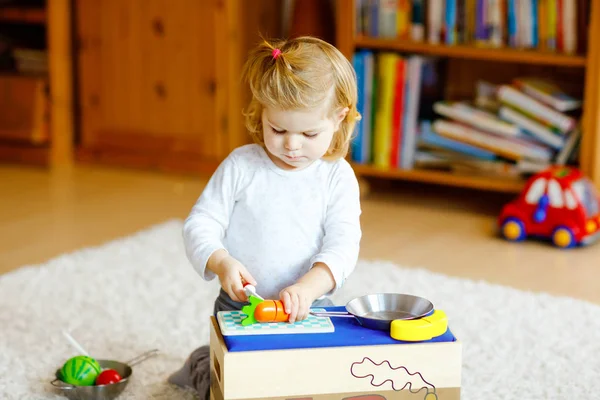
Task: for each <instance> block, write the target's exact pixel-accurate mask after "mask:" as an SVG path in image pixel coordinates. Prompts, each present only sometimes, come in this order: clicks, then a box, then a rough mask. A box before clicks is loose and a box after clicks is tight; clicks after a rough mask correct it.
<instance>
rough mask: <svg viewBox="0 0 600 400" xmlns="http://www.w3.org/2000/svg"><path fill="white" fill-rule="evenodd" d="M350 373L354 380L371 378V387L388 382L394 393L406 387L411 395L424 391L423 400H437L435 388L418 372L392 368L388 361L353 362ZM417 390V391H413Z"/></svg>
mask: <svg viewBox="0 0 600 400" xmlns="http://www.w3.org/2000/svg"><path fill="white" fill-rule="evenodd" d="M350 373H351V374H352V376H353V377H355V378H367V377H371V385H372V386H375V387H379V386H382V385H383V384H385V383H386V382H390V383H391V385H392V389H393V390H394V391H400V390H404V389H405V388H407V387H408V390H409V391H410V392H411V393H418V392H420V391H421V390H423V389H425V390H427V392H426V393H425V400H437V395H436V393H435V386H434V385H433V384H431V383H429V382H427V381H426V380H425V378H423V375H422V374H421V373H420V372H414V373H410V372H409V371H408V369H407V368H406V367H404V366H400V367H392V365H391V364H390V362H389V361H387V360H384V361H382V362H380V363H379V364H378V363H376V362H374V361H373V360H371V359H370V358H369V357H365V358H363V359H362V361H360V362H353V363H352V365H351V366H350ZM413 387H414V388H418V389H417V390H413Z"/></svg>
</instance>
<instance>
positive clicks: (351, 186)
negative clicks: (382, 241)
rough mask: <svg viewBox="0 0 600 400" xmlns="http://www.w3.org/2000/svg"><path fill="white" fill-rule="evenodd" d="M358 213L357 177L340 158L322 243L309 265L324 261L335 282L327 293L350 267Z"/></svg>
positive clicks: (357, 244)
mask: <svg viewBox="0 0 600 400" xmlns="http://www.w3.org/2000/svg"><path fill="white" fill-rule="evenodd" d="M360 214H361V208H360V192H359V187H358V181H357V179H356V176H355V174H354V171H353V170H352V167H351V166H350V164H348V163H347V162H345V161H342V163H341V165H340V168H338V169H337V171H336V173H335V174H333V177H332V181H331V185H330V196H329V202H328V205H327V215H326V217H325V237H324V239H323V245H322V247H321V251H320V252H319V253H318V254H317V255H315V256H314V257H313V258H312V260H311V265H314V264H315V263H317V262H322V263H324V264H326V265H327V266H328V267H329V269H330V270H331V273H332V274H333V278H334V279H335V285H336V286H335V288H334V289H333V290H332V291H331V292H330V293H327V295H331V294H333V293H334V292H335V291H336V290H338V289H339V288H341V287H342V285H343V284H344V282H345V281H346V279H347V278H348V276H350V274H351V273H352V271H354V267H355V266H356V262H357V261H358V253H359V249H360V239H361V236H362V231H361V227H360Z"/></svg>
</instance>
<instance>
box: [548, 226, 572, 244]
mask: <svg viewBox="0 0 600 400" xmlns="http://www.w3.org/2000/svg"><path fill="white" fill-rule="evenodd" d="M552 243H554V245H555V246H556V247H560V248H562V249H568V248H569V247H573V246H575V245H576V244H577V243H576V242H575V235H574V234H573V231H572V230H571V229H570V228H567V227H566V226H559V227H558V228H556V229H554V232H553V233H552Z"/></svg>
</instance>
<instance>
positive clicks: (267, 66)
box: [243, 36, 361, 160]
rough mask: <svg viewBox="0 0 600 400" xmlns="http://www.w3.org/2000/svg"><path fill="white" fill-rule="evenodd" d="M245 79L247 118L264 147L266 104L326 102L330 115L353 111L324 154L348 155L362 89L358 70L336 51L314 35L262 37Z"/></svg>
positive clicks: (329, 156)
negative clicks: (357, 73) (249, 98)
mask: <svg viewBox="0 0 600 400" xmlns="http://www.w3.org/2000/svg"><path fill="white" fill-rule="evenodd" d="M277 50H278V51H277ZM243 78H244V79H245V80H246V81H247V82H248V83H249V85H250V90H251V92H252V100H251V101H250V104H249V105H248V108H247V109H246V110H245V111H244V116H245V118H246V128H247V129H248V131H249V132H250V135H251V136H252V139H253V140H254V142H255V143H258V144H260V145H261V146H263V147H264V137H263V124H262V112H263V109H264V108H265V107H274V108H278V109H283V110H295V109H306V108H313V107H317V106H319V105H321V104H323V103H324V102H325V101H328V102H329V113H328V117H332V116H333V115H334V113H336V112H337V111H341V110H342V109H344V108H345V107H348V109H349V111H348V113H347V115H346V116H345V118H344V119H343V120H342V121H341V123H340V125H339V129H338V130H337V131H336V132H335V133H334V136H333V139H332V141H331V145H330V146H329V149H328V150H327V152H326V153H325V155H324V156H323V158H324V159H329V160H335V159H338V158H343V157H345V156H346V154H347V153H348V148H349V146H350V141H351V140H352V133H353V131H354V125H355V124H356V121H358V120H359V119H360V118H361V116H360V114H359V113H358V111H357V110H356V103H357V100H358V93H357V87H356V85H357V84H356V74H355V72H354V68H352V64H351V63H350V62H349V61H348V60H347V59H346V57H344V55H343V54H342V53H341V52H340V51H339V50H338V49H336V48H335V47H334V46H332V45H331V44H329V43H327V42H325V41H323V40H321V39H317V38H314V37H310V36H303V37H298V38H294V39H290V40H275V41H272V42H270V43H269V42H268V41H267V40H263V42H262V43H261V44H259V45H258V46H257V47H256V48H254V49H253V50H252V51H251V52H250V55H249V58H248V61H246V64H245V65H244V69H243Z"/></svg>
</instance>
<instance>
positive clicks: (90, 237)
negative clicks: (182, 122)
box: [0, 166, 600, 303]
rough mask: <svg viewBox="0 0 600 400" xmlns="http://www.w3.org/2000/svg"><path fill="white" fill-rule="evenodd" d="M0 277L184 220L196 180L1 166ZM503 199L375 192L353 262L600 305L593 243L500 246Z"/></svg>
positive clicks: (400, 189)
mask: <svg viewBox="0 0 600 400" xmlns="http://www.w3.org/2000/svg"><path fill="white" fill-rule="evenodd" d="M0 182H1V191H0V273H6V272H8V271H11V270H14V269H16V268H18V267H19V266H23V265H28V264H36V263H42V262H44V261H45V260H47V259H49V258H51V257H54V256H57V255H59V254H61V253H63V252H69V251H73V250H76V249H79V248H81V247H83V246H91V245H99V244H102V243H103V242H104V241H107V240H111V239H114V238H116V237H119V236H124V235H128V234H130V233H133V232H135V231H137V230H140V229H144V228H146V227H148V226H150V225H152V224H156V223H160V222H162V221H165V220H166V219H170V218H181V219H183V218H185V217H186V215H187V213H188V212H189V210H190V208H191V206H192V204H193V203H194V201H195V200H196V198H197V196H198V195H199V193H200V191H201V190H202V187H203V184H204V183H205V181H204V180H202V179H199V178H195V177H190V176H181V175H163V174H158V173H150V172H139V171H131V170H121V169H108V168H104V167H83V166H78V167H76V168H74V169H72V170H56V171H46V170H41V169H33V168H31V169H29V168H23V167H18V166H0ZM509 199H510V197H506V196H500V195H497V194H490V193H481V192H476V191H473V192H471V191H469V192H466V191H464V190H458V189H449V188H442V187H436V186H430V185H416V184H405V183H396V184H392V185H385V184H384V185H374V186H373V190H372V191H371V192H370V193H369V194H368V195H367V196H366V197H365V199H364V200H363V219H362V224H363V242H362V250H361V257H362V258H369V259H382V260H391V261H393V262H395V263H397V264H400V265H404V266H413V267H424V268H428V269H430V270H433V271H438V272H442V273H446V274H451V275H455V276H461V277H468V278H473V279H484V280H487V281H490V282H495V283H500V284H506V285H511V286H514V287H517V288H522V289H531V290H535V291H546V292H550V293H554V294H560V295H568V296H572V297H577V298H581V299H586V300H589V301H592V302H596V303H600V291H599V290H598V283H597V282H598V277H599V276H600V243H598V244H596V245H592V246H590V247H588V248H581V249H575V250H568V251H565V250H558V249H555V248H553V247H551V246H549V245H547V244H545V243H538V242H526V243H519V244H513V243H507V242H505V241H503V240H501V239H499V238H498V237H496V235H495V226H494V223H495V217H496V215H497V214H498V212H499V211H500V208H501V206H502V204H503V203H504V202H506V201H507V200H509Z"/></svg>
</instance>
